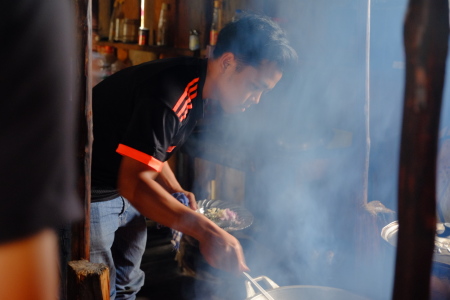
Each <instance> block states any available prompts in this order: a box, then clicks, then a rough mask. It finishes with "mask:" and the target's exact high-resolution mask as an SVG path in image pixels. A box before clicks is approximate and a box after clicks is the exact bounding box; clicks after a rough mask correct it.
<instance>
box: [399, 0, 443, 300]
mask: <svg viewBox="0 0 450 300" xmlns="http://www.w3.org/2000/svg"><path fill="white" fill-rule="evenodd" d="M448 34H449V17H448V1H447V0H436V1H427V0H410V1H409V7H408V10H407V13H406V19H405V24H404V45H405V51H406V87H405V96H404V110H403V124H402V138H401V149H400V172H399V199H398V222H399V233H398V241H397V245H398V246H397V260H396V265H395V283H394V295H393V299H398V300H402V299H416V300H420V299H428V298H429V292H430V273H431V265H432V257H433V249H434V236H435V231H436V189H435V184H436V157H437V140H438V129H439V117H440V108H441V102H442V93H443V87H444V77H445V64H446V58H447V48H448Z"/></svg>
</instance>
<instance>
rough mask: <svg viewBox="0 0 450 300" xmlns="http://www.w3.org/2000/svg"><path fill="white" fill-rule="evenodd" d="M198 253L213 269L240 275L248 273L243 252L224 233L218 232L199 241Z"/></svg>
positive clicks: (231, 237)
mask: <svg viewBox="0 0 450 300" xmlns="http://www.w3.org/2000/svg"><path fill="white" fill-rule="evenodd" d="M199 243H200V252H201V253H202V255H203V257H204V258H205V260H206V261H207V262H208V263H209V264H210V265H211V266H213V267H214V268H217V269H221V270H224V271H227V272H231V273H234V274H235V275H237V276H238V275H240V274H242V272H246V271H249V268H248V267H247V265H246V263H245V258H244V252H243V251H242V247H241V244H240V243H239V241H238V240H237V239H236V238H235V237H234V236H232V235H231V234H229V233H228V232H226V231H225V230H222V229H220V230H218V231H217V232H213V233H211V234H209V235H208V236H207V237H205V239H203V240H201V241H199Z"/></svg>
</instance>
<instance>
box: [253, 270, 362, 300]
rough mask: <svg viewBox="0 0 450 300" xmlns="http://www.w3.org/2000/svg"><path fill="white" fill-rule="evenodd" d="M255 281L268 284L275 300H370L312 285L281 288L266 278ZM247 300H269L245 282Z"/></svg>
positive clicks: (269, 291) (338, 290) (346, 292)
mask: <svg viewBox="0 0 450 300" xmlns="http://www.w3.org/2000/svg"><path fill="white" fill-rule="evenodd" d="M254 280H255V281H262V280H264V281H265V282H266V285H267V286H270V289H266V292H267V293H269V295H270V296H271V297H272V298H273V299H275V300H330V299H333V300H369V299H368V298H365V297H362V296H359V295H356V294H353V293H351V292H349V291H346V290H342V289H337V288H331V287H325V286H311V285H292V286H285V287H280V286H279V285H278V284H276V283H275V282H273V281H272V280H271V279H270V278H268V277H266V276H259V277H256V278H254ZM245 287H246V292H247V298H246V300H267V298H266V296H264V295H263V294H262V293H259V294H257V293H256V292H255V290H254V289H253V287H252V283H251V282H250V281H248V280H247V281H246V282H245Z"/></svg>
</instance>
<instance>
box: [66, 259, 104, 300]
mask: <svg viewBox="0 0 450 300" xmlns="http://www.w3.org/2000/svg"><path fill="white" fill-rule="evenodd" d="M67 275H68V276H67V278H68V289H67V290H68V294H69V295H70V299H72V300H109V269H108V267H106V265H104V264H94V263H90V262H88V261H87V260H78V261H71V262H69V271H68V274H67Z"/></svg>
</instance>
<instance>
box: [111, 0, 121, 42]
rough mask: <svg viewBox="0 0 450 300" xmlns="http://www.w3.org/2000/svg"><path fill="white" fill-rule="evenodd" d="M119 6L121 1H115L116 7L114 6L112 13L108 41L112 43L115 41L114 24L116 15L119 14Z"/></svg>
mask: <svg viewBox="0 0 450 300" xmlns="http://www.w3.org/2000/svg"><path fill="white" fill-rule="evenodd" d="M118 5H119V0H116V1H114V6H113V11H112V13H111V18H110V19H109V34H108V41H110V42H112V41H114V32H115V30H114V27H115V26H114V24H115V23H116V22H115V19H116V15H117V13H118V12H119V11H118V9H117V6H118Z"/></svg>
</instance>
